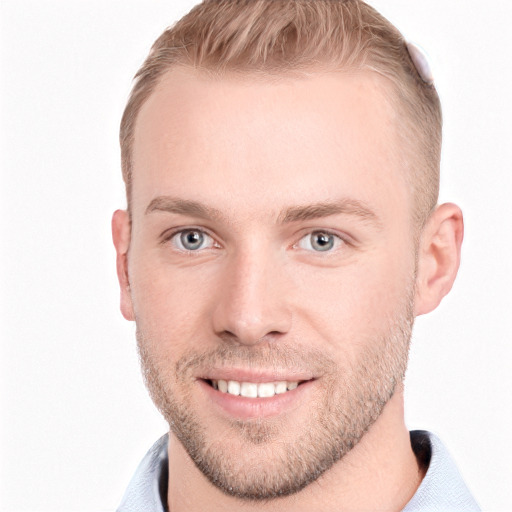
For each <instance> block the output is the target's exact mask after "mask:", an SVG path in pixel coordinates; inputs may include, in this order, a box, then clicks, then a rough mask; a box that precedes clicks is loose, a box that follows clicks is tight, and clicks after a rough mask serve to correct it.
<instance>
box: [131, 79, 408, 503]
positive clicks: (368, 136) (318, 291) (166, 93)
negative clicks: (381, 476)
mask: <svg viewBox="0 0 512 512" xmlns="http://www.w3.org/2000/svg"><path fill="white" fill-rule="evenodd" d="M388 95H389V90H388V85H387V83H386V82H385V81H384V80H383V79H382V78H380V77H378V76H377V75H375V74H372V73H370V72H368V73H359V74H352V75H351V74H348V73H344V74H342V73H325V74H313V75H311V76H309V77H306V78H297V77H280V78H275V79H261V78H260V79H251V78H249V77H246V78H240V77H230V76H224V77H223V78H216V79H213V78H211V77H210V78H208V77H205V76H202V75H199V74H194V72H192V71H187V70H180V69H177V70H174V71H172V73H169V74H168V75H167V76H165V77H164V79H163V80H162V82H161V83H160V84H159V86H158V88H157V90H156V91H155V92H154V93H153V94H152V96H150V98H149V99H148V100H147V102H146V103H145V105H144V106H143V108H142V110H141V112H140V114H139V118H138V120H137V126H136V131H135V141H134V148H133V163H134V181H133V197H132V205H133V210H132V225H131V241H130V249H129V254H128V279H129V288H126V289H125V290H124V291H123V294H124V298H123V301H124V302H123V303H124V306H123V312H124V314H125V316H126V317H127V318H130V319H134V320H135V321H136V324H137V339H138V344H139V349H140V353H141V360H142V365H143V371H144V374H145V377H146V381H147V384H148V387H149V390H150V392H151V394H152V397H153V399H154V401H155V403H156V405H157V406H158V407H159V408H160V410H161V411H162V413H163V414H164V416H165V418H166V419H167V421H168V422H169V425H170V428H171V431H172V433H173V434H174V435H175V436H176V438H177V439H178V440H179V441H180V442H181V444H182V445H183V447H184V448H185V450H186V451H187V453H188V454H189V456H190V457H191V458H192V460H193V461H194V462H195V464H196V465H197V467H198V468H199V469H200V470H201V471H202V472H203V473H204V474H205V475H206V476H207V477H208V478H209V479H210V481H211V482H212V483H213V484H215V485H216V486H218V487H219V488H220V489H222V490H223V491H224V492H226V493H228V494H231V495H234V496H238V497H240V498H246V499H268V498H272V497H276V496H282V495H287V494H291V493H294V492H297V491H299V490H300V489H302V488H303V487H304V486H306V485H307V484H308V483H310V482H311V481H313V480H315V479H316V478H318V477H319V476H320V475H321V474H322V473H323V472H324V471H326V470H327V469H329V468H331V467H332V466H333V465H334V464H336V463H337V462H338V461H339V460H340V459H341V458H342V457H343V456H344V455H345V454H346V453H347V452H348V451H350V449H351V448H352V447H353V446H354V445H355V444H356V443H357V442H358V441H359V440H360V439H361V437H362V436H363V435H364V433H365V432H366V431H367V430H368V428H369V427H370V426H371V425H372V424H373V422H374V421H375V420H376V419H377V418H378V417H379V415H380V413H381V411H382V409H383V407H384V406H385V404H386V403H387V401H388V400H389V399H390V397H391V396H392V395H393V393H394V390H395V386H396V385H397V383H399V382H401V381H402V379H403V375H404V372H405V368H406V361H407V352H408V345H409V338H410V333H411V326H412V322H413V296H414V275H415V250H414V246H413V239H414V233H413V228H412V222H411V211H412V204H411V197H410V195H409V193H408V190H407V186H406V181H405V179H404V171H403V169H402V168H401V163H400V162H401V159H400V151H399V147H400V146H399V142H398V140H399V139H398V122H399V121H398V119H397V118H396V117H395V114H394V111H393V109H392V108H391V106H390V104H389V103H388V101H387V97H388Z"/></svg>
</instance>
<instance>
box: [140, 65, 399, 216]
mask: <svg viewBox="0 0 512 512" xmlns="http://www.w3.org/2000/svg"><path fill="white" fill-rule="evenodd" d="M391 97H392V89H391V86H390V85H389V84H388V83H387V81H386V79H384V78H382V77H380V76H379V75H377V74H376V73H372V72H352V73H350V72H324V73H311V74H309V75H306V74H304V75H301V76H297V75H293V76H292V75H290V76H286V75H283V76H279V77H275V76H272V77H266V78H262V77H261V76H244V77H240V76H237V75H234V74H231V75H224V76H222V77H218V76H215V77H212V76H208V75H207V74H205V73H204V72H201V73H200V72H194V71H192V70H189V69H186V68H177V69H173V70H172V71H170V72H168V73H167V74H166V75H164V77H163V78H162V80H161V81H160V83H159V84H158V86H157V88H156V89H155V91H154V92H153V93H152V94H151V95H150V97H149V98H148V99H147V101H146V102H145V104H144V105H143V106H142V108H141V110H140V112H139V115H138V119H137V123H136V127H135V137H134V146H133V173H134V175H133V185H132V192H133V197H132V204H133V206H134V208H139V209H141V208H144V206H146V205H147V204H148V203H149V202H150V201H151V200H152V199H153V198H154V197H157V196H159V195H171V196H175V197H183V198H185V199H193V200H198V201H203V202H206V203H209V204H212V203H213V205H214V206H221V207H222V208H224V209H226V208H230V209H233V211H236V210H237V208H238V207H240V211H239V212H238V215H241V214H242V213H243V207H244V206H245V207H247V206H248V204H249V203H250V201H249V202H248V200H249V199H250V198H252V197H258V198H259V200H258V206H259V208H260V209H261V210H262V211H263V210H264V209H265V208H266V211H272V210H273V206H274V205H276V201H278V202H279V201H281V202H286V201H288V202H290V203H291V204H300V203H303V202H304V200H305V199H306V198H309V199H311V201H314V200H318V201H322V200H329V199H335V197H333V196H336V195H343V196H354V197H355V198H356V199H358V200H362V201H365V202H368V201H370V202H371V201H374V200H375V199H378V198H377V197H373V196H376V195H379V194H381V195H382V192H383V191H384V190H387V189H389V190H388V192H389V194H394V195H397V194H398V195H401V197H397V199H399V200H402V201H403V200H404V197H403V188H404V180H403V175H402V174H403V173H402V169H401V168H400V161H401V158H400V148H399V146H400V143H399V139H398V129H397V124H398V118H397V113H396V112H395V110H394V109H393V106H392V101H391V99H390V98H391ZM226 200H228V203H229V204H226ZM253 206H255V205H253ZM377 206H378V205H377ZM246 210H247V208H246ZM254 212H255V210H254V208H253V212H252V213H254Z"/></svg>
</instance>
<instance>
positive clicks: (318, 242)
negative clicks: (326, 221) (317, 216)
mask: <svg viewBox="0 0 512 512" xmlns="http://www.w3.org/2000/svg"><path fill="white" fill-rule="evenodd" d="M340 242H341V239H340V237H338V236H336V235H333V234H332V233H328V232H326V231H313V232H312V233H309V234H308V235H306V236H305V237H303V238H302V239H301V240H300V241H299V244H298V245H299V247H300V248H302V249H307V250H309V251H316V252H326V251H330V250H331V249H332V248H333V247H335V246H336V245H337V244H339V243H340Z"/></svg>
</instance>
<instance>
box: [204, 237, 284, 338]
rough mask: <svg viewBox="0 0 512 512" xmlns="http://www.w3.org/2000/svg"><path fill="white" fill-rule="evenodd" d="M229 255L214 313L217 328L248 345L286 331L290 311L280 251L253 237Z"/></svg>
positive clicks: (217, 330)
mask: <svg viewBox="0 0 512 512" xmlns="http://www.w3.org/2000/svg"><path fill="white" fill-rule="evenodd" d="M228 259H229V262H228V263H227V265H226V267H225V269H224V274H223V279H222V282H221V284H220V287H221V288H220V290H219V302H218V304H217V305H216V309H215V314H214V329H215V331H216V332H217V333H218V334H224V335H225V334H226V333H229V334H230V335H231V336H230V337H232V338H235V339H236V341H237V342H239V343H241V344H246V345H250V344H256V343H258V342H259V341H261V340H262V339H263V338H264V337H265V336H266V335H268V334H271V333H272V334H276V333H281V334H283V333H285V332H287V331H288V330H289V328H290V323H291V313H290V311H289V309H288V307H287V304H286V293H285V291H284V290H283V289H282V288H283V285H284V280H285V279H284V276H283V274H282V269H281V268H280V262H279V257H278V255H277V254H274V253H273V251H272V250H271V249H270V248H269V244H266V243H257V242H255V241H253V242H252V243H248V244H246V245H245V246H244V247H240V248H239V249H238V250H237V251H236V252H233V254H231V255H230V256H229V258H228Z"/></svg>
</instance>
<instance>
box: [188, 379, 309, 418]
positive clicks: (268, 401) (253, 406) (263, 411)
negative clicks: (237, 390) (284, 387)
mask: <svg viewBox="0 0 512 512" xmlns="http://www.w3.org/2000/svg"><path fill="white" fill-rule="evenodd" d="M196 382H197V383H198V384H199V386H200V388H201V390H202V391H203V392H204V393H205V394H206V397H207V399H208V400H209V401H210V402H213V403H214V404H215V405H216V406H218V407H219V408H220V409H221V410H223V411H224V412H225V413H227V414H228V415H229V416H232V417H235V418H238V419H250V418H262V417H269V416H278V415H279V414H283V413H286V412H290V411H292V410H293V409H296V408H297V407H299V405H300V404H302V403H303V402H304V400H305V399H306V397H307V395H308V393H309V392H310V390H311V387H312V385H313V382H314V380H309V381H306V382H303V383H302V384H300V385H299V386H298V387H297V388H295V389H293V390H291V391H287V392H286V393H280V394H279V395H274V396H272V397H268V398H247V397H245V396H236V395H230V394H229V393H223V392H222V391H218V390H217V389H214V388H213V386H211V385H210V384H208V383H207V382H206V381H204V380H200V379H199V380H197V381H196Z"/></svg>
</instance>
